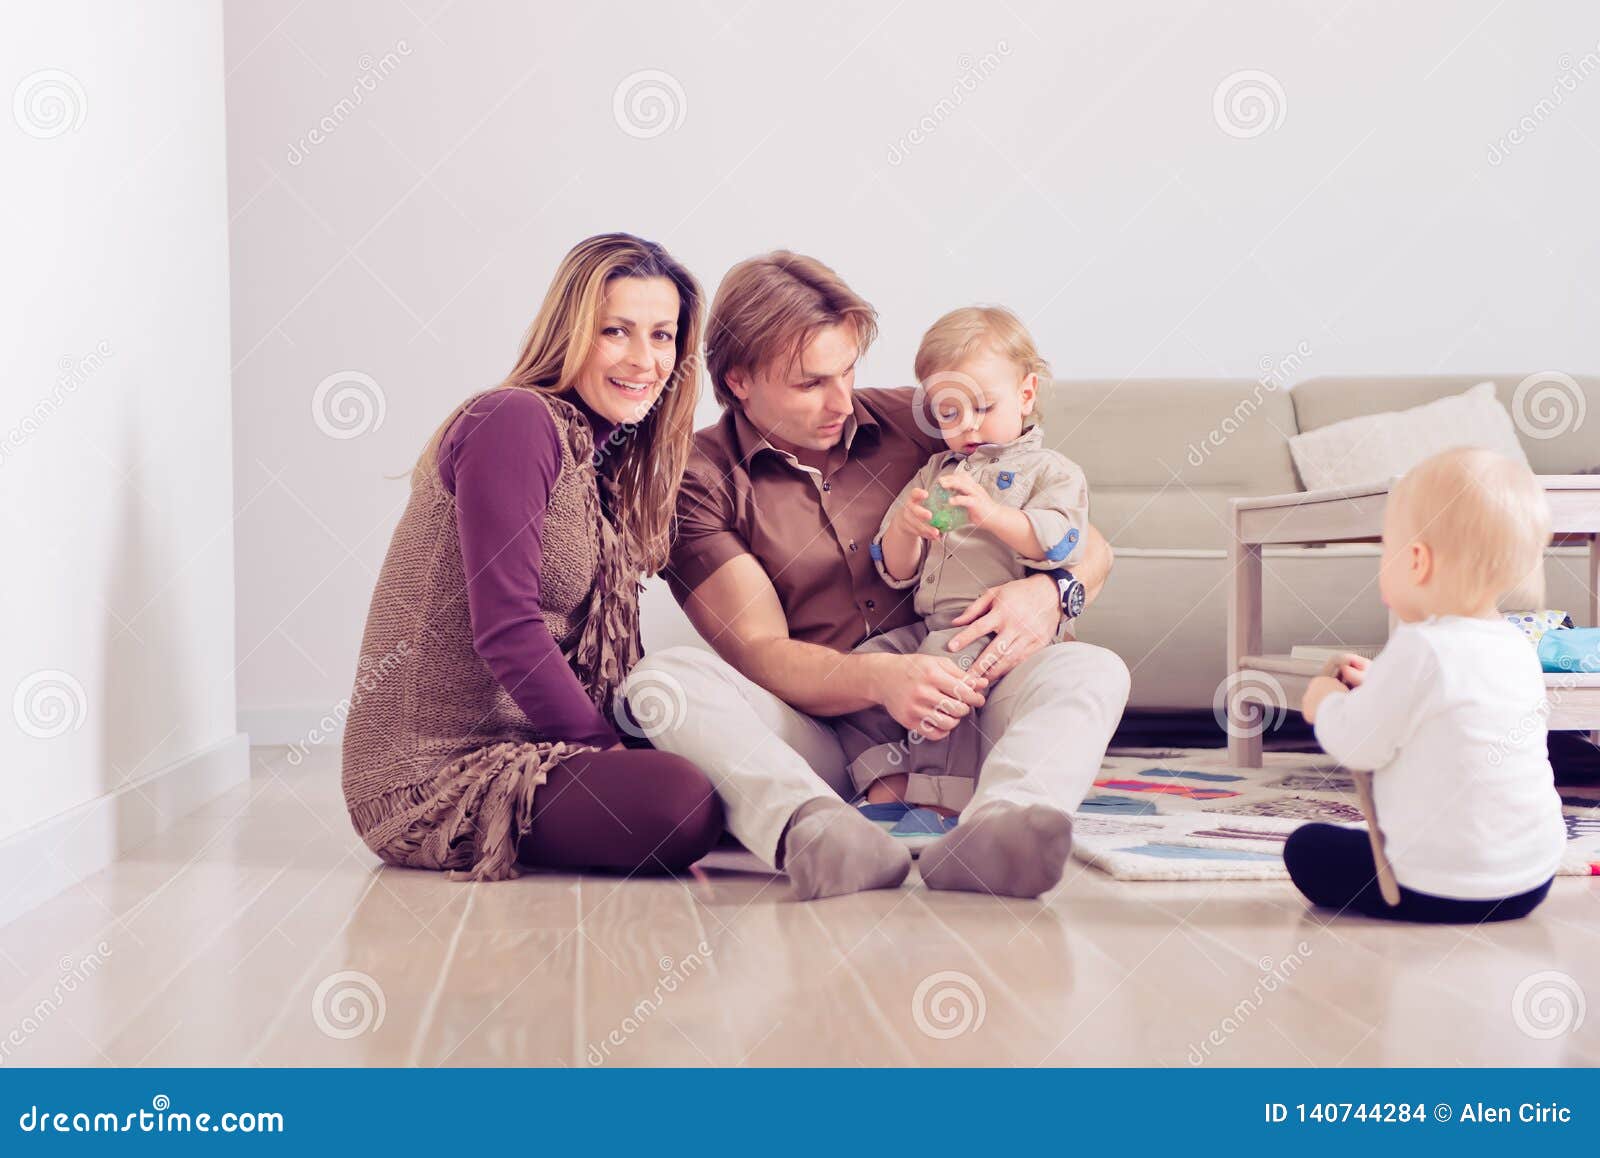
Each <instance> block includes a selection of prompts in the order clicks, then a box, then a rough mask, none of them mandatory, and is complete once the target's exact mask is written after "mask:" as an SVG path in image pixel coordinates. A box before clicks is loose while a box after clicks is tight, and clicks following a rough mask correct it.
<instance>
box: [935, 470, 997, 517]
mask: <svg viewBox="0 0 1600 1158" xmlns="http://www.w3.org/2000/svg"><path fill="white" fill-rule="evenodd" d="M939 485H940V486H942V487H944V489H945V490H947V491H949V492H950V495H951V498H950V505H951V506H952V507H962V508H964V509H965V510H966V512H967V521H968V522H970V523H971V524H972V525H973V526H974V527H981V526H983V525H984V523H986V522H988V521H989V520H990V519H992V518H993V517H994V513H995V511H996V510H997V509H998V508H999V506H1000V504H999V503H997V502H995V501H994V496H993V495H991V494H990V493H989V492H988V491H986V490H984V489H983V484H981V483H980V482H978V480H977V479H975V478H973V477H972V476H971V475H970V474H968V473H967V472H966V471H964V470H953V471H951V472H950V473H949V474H942V475H940V476H939Z"/></svg>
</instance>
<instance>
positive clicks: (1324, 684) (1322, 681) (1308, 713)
mask: <svg viewBox="0 0 1600 1158" xmlns="http://www.w3.org/2000/svg"><path fill="white" fill-rule="evenodd" d="M1349 691H1350V689H1349V688H1347V687H1345V686H1344V684H1342V683H1340V682H1339V681H1338V680H1336V679H1334V678H1333V677H1332V676H1325V675H1319V676H1316V677H1314V678H1313V679H1312V681H1311V683H1310V684H1309V685H1308V686H1307V687H1306V694H1305V695H1304V696H1303V697H1301V700H1300V714H1301V715H1302V716H1304V717H1305V718H1306V723H1308V724H1315V723H1316V722H1317V709H1318V708H1320V707H1321V706H1322V701H1323V700H1325V699H1327V698H1328V697H1329V696H1342V695H1345V694H1347V693H1348V692H1349Z"/></svg>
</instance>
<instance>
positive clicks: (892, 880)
mask: <svg viewBox="0 0 1600 1158" xmlns="http://www.w3.org/2000/svg"><path fill="white" fill-rule="evenodd" d="M783 871H784V872H786V873H788V874H789V881H790V883H791V884H793V885H794V892H795V896H797V897H798V898H799V899H800V900H802V901H814V900H818V899H820V898H822V897H836V896H839V895H841V894H843V893H859V892H863V891H864V890H866V889H892V888H895V887H897V886H898V885H899V884H900V883H901V882H902V881H904V880H905V879H906V874H907V873H909V872H910V871H911V854H910V853H909V852H907V851H906V850H905V847H904V846H903V845H901V844H900V843H899V842H898V841H896V840H895V838H894V837H892V836H890V835H889V834H888V833H887V832H885V831H883V829H881V828H879V827H878V826H877V825H876V824H873V823H872V821H870V820H868V819H867V818H866V817H865V816H862V815H861V813H860V812H859V811H857V810H856V809H855V808H853V807H851V806H850V805H848V804H846V803H845V802H844V801H843V800H840V799H838V798H834V799H828V798H825V797H820V796H819V797H818V798H817V799H815V800H808V801H806V802H805V803H804V804H802V805H801V806H800V807H799V808H797V809H795V813H794V816H793V817H792V818H791V819H790V821H789V827H788V830H787V831H786V832H785V833H784V836H783Z"/></svg>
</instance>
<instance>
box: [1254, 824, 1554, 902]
mask: <svg viewBox="0 0 1600 1158" xmlns="http://www.w3.org/2000/svg"><path fill="white" fill-rule="evenodd" d="M1283 863H1284V864H1285V865H1286V866H1287V867H1288V869H1289V876H1290V878H1291V879H1292V880H1293V881H1294V883H1295V886H1296V887H1297V888H1298V889H1299V890H1300V891H1301V892H1302V893H1304V894H1305V896H1306V899H1307V900H1308V901H1310V902H1311V903H1312V904H1314V905H1321V906H1323V907H1324V908H1329V909H1340V910H1343V909H1354V910H1355V911H1356V912H1358V913H1363V914H1365V915H1366V916H1369V917H1387V918H1389V919H1390V920H1393V921H1422V922H1425V923H1427V924H1430V925H1454V924H1474V925H1476V924H1480V923H1482V922H1484V921H1512V920H1515V919H1516V918H1518V917H1526V916H1527V915H1528V914H1529V913H1531V912H1533V910H1534V909H1536V908H1538V907H1539V902H1540V901H1542V900H1544V898H1545V894H1547V893H1548V892H1549V891H1550V882H1549V881H1545V882H1544V884H1542V885H1540V886H1538V887H1537V888H1533V889H1529V890H1528V891H1527V892H1525V893H1519V894H1517V895H1516V896H1514V897H1505V898H1503V899H1500V900H1487V901H1460V900H1455V899H1453V898H1450V897H1436V896H1434V895H1432V894H1431V893H1419V892H1416V891H1415V890H1414V889H1408V888H1406V887H1405V886H1404V885H1401V886H1400V903H1399V904H1398V905H1395V906H1394V907H1393V908H1390V907H1389V904H1388V902H1386V901H1385V900H1384V899H1383V894H1382V893H1380V892H1379V891H1378V870H1377V867H1376V865H1375V864H1374V863H1373V860H1372V844H1371V841H1370V839H1369V838H1368V836H1367V833H1366V830H1365V829H1359V828H1340V827H1339V826H1338V825H1335V824H1305V825H1302V826H1300V827H1299V828H1297V829H1295V830H1294V831H1293V832H1292V833H1290V834H1289V840H1288V842H1287V843H1286V844H1285V845H1284V848H1283Z"/></svg>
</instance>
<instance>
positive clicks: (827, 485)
mask: <svg viewBox="0 0 1600 1158" xmlns="http://www.w3.org/2000/svg"><path fill="white" fill-rule="evenodd" d="M822 489H823V490H825V491H831V490H832V489H833V484H832V483H831V482H827V481H824V482H823V484H822Z"/></svg>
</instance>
